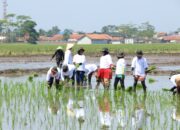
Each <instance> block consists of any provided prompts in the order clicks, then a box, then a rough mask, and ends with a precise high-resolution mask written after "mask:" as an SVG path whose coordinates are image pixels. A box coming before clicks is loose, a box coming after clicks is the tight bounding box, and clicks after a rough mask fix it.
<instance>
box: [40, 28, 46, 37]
mask: <svg viewBox="0 0 180 130" xmlns="http://www.w3.org/2000/svg"><path fill="white" fill-rule="evenodd" d="M39 35H40V36H46V35H47V32H46V31H45V30H44V29H39Z"/></svg>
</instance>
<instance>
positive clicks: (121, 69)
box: [114, 52, 126, 90]
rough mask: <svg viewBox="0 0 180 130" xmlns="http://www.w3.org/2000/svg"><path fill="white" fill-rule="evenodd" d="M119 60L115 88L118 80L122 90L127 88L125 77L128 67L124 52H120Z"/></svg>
mask: <svg viewBox="0 0 180 130" xmlns="http://www.w3.org/2000/svg"><path fill="white" fill-rule="evenodd" d="M117 58H118V62H117V64H116V77H115V80H114V89H115V90H117V85H118V82H119V81H120V83H121V88H122V90H125V86H124V79H125V69H126V62H125V59H124V53H123V52H122V53H119V54H118V55H117Z"/></svg>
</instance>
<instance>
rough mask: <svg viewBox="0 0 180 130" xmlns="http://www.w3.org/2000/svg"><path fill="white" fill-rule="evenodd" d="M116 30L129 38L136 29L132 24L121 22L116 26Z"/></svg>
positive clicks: (133, 35) (133, 34)
mask: <svg viewBox="0 0 180 130" xmlns="http://www.w3.org/2000/svg"><path fill="white" fill-rule="evenodd" d="M118 32H119V33H120V34H121V35H122V36H124V37H127V38H131V37H135V36H136V35H137V32H138V29H137V27H136V26H135V25H133V24H123V25H120V26H119V27H118Z"/></svg>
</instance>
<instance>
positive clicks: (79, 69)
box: [73, 48, 86, 86]
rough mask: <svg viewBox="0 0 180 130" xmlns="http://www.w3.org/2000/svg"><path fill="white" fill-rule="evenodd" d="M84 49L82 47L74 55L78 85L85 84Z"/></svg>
mask: <svg viewBox="0 0 180 130" xmlns="http://www.w3.org/2000/svg"><path fill="white" fill-rule="evenodd" d="M84 51H85V50H84V49H83V48H80V49H79V50H78V51H77V54H76V55H75V56H74V57H73V63H74V65H75V66H76V72H75V73H76V82H77V85H78V86H83V81H84V74H85V63H86V57H85V55H84Z"/></svg>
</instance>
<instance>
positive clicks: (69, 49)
mask: <svg viewBox="0 0 180 130" xmlns="http://www.w3.org/2000/svg"><path fill="white" fill-rule="evenodd" d="M73 46H74V44H67V47H66V52H65V56H64V63H63V64H64V65H67V64H73V57H72V48H73Z"/></svg>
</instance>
